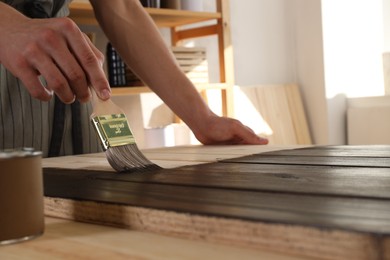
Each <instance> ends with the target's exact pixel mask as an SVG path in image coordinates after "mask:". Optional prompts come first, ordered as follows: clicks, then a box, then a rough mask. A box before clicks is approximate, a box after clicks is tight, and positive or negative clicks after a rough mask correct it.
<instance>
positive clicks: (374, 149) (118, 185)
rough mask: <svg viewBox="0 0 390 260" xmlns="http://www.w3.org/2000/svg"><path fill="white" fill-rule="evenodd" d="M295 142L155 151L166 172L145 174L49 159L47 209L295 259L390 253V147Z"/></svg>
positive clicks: (98, 158)
mask: <svg viewBox="0 0 390 260" xmlns="http://www.w3.org/2000/svg"><path fill="white" fill-rule="evenodd" d="M286 148H287V149H286ZM292 148H295V147H283V148H282V149H281V147H273V146H235V147H225V146H223V147H203V146H198V147H181V148H180V147H179V148H170V149H169V148H168V149H163V150H159V149H154V150H149V151H146V152H145V154H146V155H147V156H148V157H149V158H150V159H152V161H154V162H156V163H158V164H160V165H161V166H163V167H165V168H166V169H163V170H159V171H155V172H148V173H142V174H115V173H113V172H112V171H111V170H110V169H109V168H108V167H107V166H106V165H105V164H104V163H101V165H99V164H98V162H102V161H104V158H103V157H102V155H101V154H95V155H84V156H75V157H67V158H62V162H60V161H59V160H58V159H51V160H47V161H46V162H45V170H44V172H45V192H46V196H47V198H46V199H45V202H46V204H45V205H46V213H47V214H48V215H50V216H57V217H63V218H69V219H76V220H80V221H87V222H93V223H100V224H106V225H114V226H119V227H124V228H129V229H133V230H141V231H148V232H154V233H160V234H165V235H171V236H179V237H185V238H191V239H196V240H204V241H212V242H218V243H223V244H231V245H235V246H239V247H246V248H255V249H260V250H262V249H265V248H266V249H268V250H272V251H278V252H281V253H285V254H289V255H300V256H305V257H315V258H324V259H387V258H389V257H390V252H389V250H390V244H389V242H390V240H389V238H388V235H389V233H390V200H389V198H390V168H389V166H388V164H387V161H390V146H355V147H352V146H348V147H346V146H333V147H308V148H305V149H299V150H294V149H292ZM279 150H282V151H279ZM259 153H260V154H259ZM248 154H249V155H250V156H244V157H242V156H243V155H248ZM253 154H255V155H253ZM256 154H257V155H256ZM102 159H103V160H102ZM216 160H218V161H219V162H217V163H215V161H216ZM213 162H214V163H213ZM335 162H336V163H335ZM199 163H206V164H200V165H198V164H199ZM164 164H165V165H164ZM69 165H71V166H72V167H73V170H72V169H70V168H72V167H69ZM83 165H84V166H83ZM92 165H94V167H91V166H92ZM183 165H184V166H183ZM176 166H181V167H180V168H175V167H176ZM75 168H76V169H77V170H75Z"/></svg>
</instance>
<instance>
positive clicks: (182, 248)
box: [0, 217, 301, 260]
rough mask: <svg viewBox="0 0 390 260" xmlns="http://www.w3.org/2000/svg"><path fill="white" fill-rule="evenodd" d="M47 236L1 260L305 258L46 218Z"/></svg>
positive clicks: (11, 249)
mask: <svg viewBox="0 0 390 260" xmlns="http://www.w3.org/2000/svg"><path fill="white" fill-rule="evenodd" d="M45 222H46V229H45V233H44V234H43V236H41V237H38V238H36V239H33V240H31V241H28V242H24V243H19V244H14V245H9V246H2V247H0V259H18V260H25V259H26V260H27V259H28V260H31V259H40V260H41V259H78V260H84V259H85V260H87V259H115V260H122V259H126V260H128V259H143V260H146V259H167V260H183V259H194V260H195V259H227V260H229V259H231V260H233V259H239V258H244V259H248V260H251V259H253V260H255V259H259V258H261V259H270V260H289V259H290V260H294V259H301V258H298V257H294V256H286V255H284V256H283V255H281V254H276V253H274V252H269V251H266V250H262V251H260V250H252V249H243V248H237V247H231V246H226V245H220V244H216V243H211V242H204V241H203V242H202V241H194V240H188V239H178V238H174V237H172V236H164V235H159V234H155V233H150V232H140V231H135V230H128V229H127V230H126V229H119V228H114V227H107V226H101V225H92V224H86V223H80V222H73V221H68V220H63V219H55V218H50V217H48V218H46V220H45Z"/></svg>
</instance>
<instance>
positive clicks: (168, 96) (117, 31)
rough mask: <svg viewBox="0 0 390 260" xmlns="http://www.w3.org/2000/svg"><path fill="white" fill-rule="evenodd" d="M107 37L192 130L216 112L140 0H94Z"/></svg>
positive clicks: (133, 68) (95, 8) (136, 71)
mask: <svg viewBox="0 0 390 260" xmlns="http://www.w3.org/2000/svg"><path fill="white" fill-rule="evenodd" d="M91 3H92V4H93V6H94V10H95V14H96V17H97V19H98V20H99V23H100V25H101V27H102V28H103V30H104V32H105V33H106V35H107V37H108V38H109V40H110V41H111V43H112V44H113V45H114V47H115V48H116V49H117V50H118V52H119V53H120V55H121V57H122V58H123V59H124V60H125V61H126V63H127V64H128V65H129V66H130V67H131V69H132V70H133V71H134V72H135V73H136V74H137V75H138V76H139V77H140V78H141V79H142V80H143V81H144V82H145V83H146V84H147V85H148V86H149V87H150V88H151V89H152V90H153V91H155V93H156V94H157V95H159V96H160V97H161V98H162V99H163V100H164V102H165V103H166V104H167V105H168V106H169V107H170V108H171V109H172V110H173V111H174V112H175V113H176V114H177V115H178V116H179V117H181V118H182V119H183V120H184V121H185V122H186V123H187V124H188V125H189V126H190V127H191V128H196V127H200V126H197V125H196V122H201V118H204V117H206V116H208V115H210V114H212V112H211V111H210V109H209V108H208V106H207V105H206V104H205V103H204V101H203V100H202V98H201V97H200V95H199V94H198V92H197V90H196V89H195V87H194V86H193V84H192V83H191V82H190V81H189V80H188V78H187V77H186V76H185V74H184V73H183V72H182V71H181V69H180V67H179V66H178V65H177V62H176V60H175V58H174V57H173V55H172V53H171V52H170V50H169V49H168V48H167V47H166V45H165V43H164V41H163V39H162V37H161V35H160V33H159V31H158V30H157V28H156V26H155V25H154V23H153V21H152V20H151V18H150V17H149V15H147V14H146V15H145V10H144V9H143V8H142V6H141V5H140V3H139V0H131V1H123V0H113V1H107V2H106V1H102V0H93V1H91Z"/></svg>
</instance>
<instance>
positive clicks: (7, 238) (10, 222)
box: [0, 148, 45, 245]
mask: <svg viewBox="0 0 390 260" xmlns="http://www.w3.org/2000/svg"><path fill="white" fill-rule="evenodd" d="M44 226H45V225H44V212H43V177H42V153H41V152H39V151H35V150H34V149H32V148H21V149H12V150H0V245H7V244H12V243H16V242H21V241H26V240H30V239H32V238H35V237H37V236H39V235H41V234H43V232H44Z"/></svg>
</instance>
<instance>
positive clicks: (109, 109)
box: [90, 88, 123, 117]
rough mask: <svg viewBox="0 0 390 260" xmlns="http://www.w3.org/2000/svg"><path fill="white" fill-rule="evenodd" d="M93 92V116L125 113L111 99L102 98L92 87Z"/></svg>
mask: <svg viewBox="0 0 390 260" xmlns="http://www.w3.org/2000/svg"><path fill="white" fill-rule="evenodd" d="M90 89H91V93H92V101H91V102H92V108H93V112H92V114H91V117H95V116H98V115H110V114H123V111H122V110H121V109H120V108H119V107H118V106H117V105H115V103H114V102H112V100H111V99H108V100H101V99H100V98H99V97H98V95H97V94H96V92H95V89H94V88H90Z"/></svg>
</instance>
